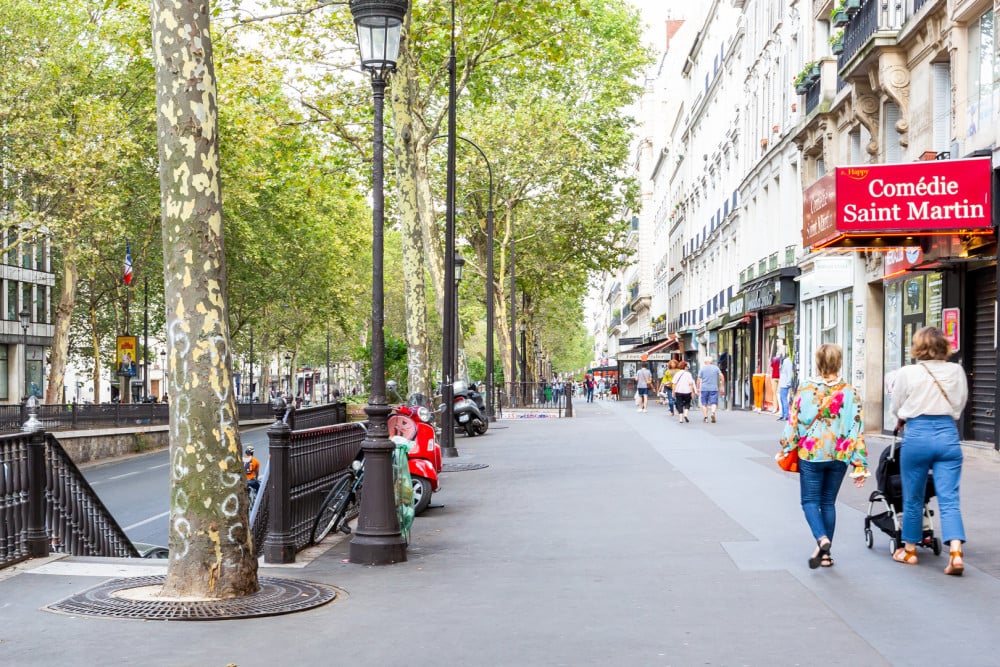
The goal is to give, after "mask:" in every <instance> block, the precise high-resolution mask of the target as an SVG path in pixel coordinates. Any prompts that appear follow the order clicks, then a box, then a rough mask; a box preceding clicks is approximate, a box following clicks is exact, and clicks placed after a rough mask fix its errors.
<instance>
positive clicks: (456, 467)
mask: <svg viewBox="0 0 1000 667" xmlns="http://www.w3.org/2000/svg"><path fill="white" fill-rule="evenodd" d="M489 467H490V466H489V464H488V463H445V464H443V465H442V466H441V472H464V471H466V470H482V469H483V468H489Z"/></svg>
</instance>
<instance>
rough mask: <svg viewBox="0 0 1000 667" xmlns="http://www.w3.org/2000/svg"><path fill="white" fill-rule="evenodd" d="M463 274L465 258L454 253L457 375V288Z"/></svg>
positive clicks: (456, 359) (459, 330) (459, 331)
mask: <svg viewBox="0 0 1000 667" xmlns="http://www.w3.org/2000/svg"><path fill="white" fill-rule="evenodd" d="M464 272H465V258H464V257H462V254H461V253H460V252H458V250H456V251H455V372H456V373H458V359H459V357H458V349H459V339H460V337H461V336H460V334H461V327H460V326H459V322H458V286H459V284H460V283H461V282H462V274H463V273H464Z"/></svg>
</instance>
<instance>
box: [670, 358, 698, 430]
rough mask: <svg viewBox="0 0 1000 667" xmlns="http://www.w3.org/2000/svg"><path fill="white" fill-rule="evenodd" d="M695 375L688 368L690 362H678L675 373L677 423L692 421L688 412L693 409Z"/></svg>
mask: <svg viewBox="0 0 1000 667" xmlns="http://www.w3.org/2000/svg"><path fill="white" fill-rule="evenodd" d="M694 386H695V383H694V377H693V376H692V375H691V371H689V370H688V362H686V361H679V362H677V372H676V373H674V403H675V407H676V408H677V423H679V424H683V423H684V422H690V421H691V418H690V417H689V416H688V412H689V411H690V410H691V396H692V395H693V394H694Z"/></svg>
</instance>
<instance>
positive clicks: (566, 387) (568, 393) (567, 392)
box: [563, 382, 573, 417]
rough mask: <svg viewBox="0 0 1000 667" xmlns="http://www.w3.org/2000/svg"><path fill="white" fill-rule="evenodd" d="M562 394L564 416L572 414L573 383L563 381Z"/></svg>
mask: <svg viewBox="0 0 1000 667" xmlns="http://www.w3.org/2000/svg"><path fill="white" fill-rule="evenodd" d="M563 396H565V397H566V416H567V417H572V416H573V383H572V382H564V383H563Z"/></svg>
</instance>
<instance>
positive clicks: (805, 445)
mask: <svg viewBox="0 0 1000 667" xmlns="http://www.w3.org/2000/svg"><path fill="white" fill-rule="evenodd" d="M843 358H844V355H843V352H841V349H840V346H838V345H830V344H827V345H822V346H820V348H819V349H818V350H816V371H817V376H816V377H814V378H811V379H810V380H809V381H808V382H806V383H805V384H804V385H803V386H802V389H801V390H800V391H799V394H798V396H796V398H795V401H794V402H793V404H792V411H791V415H790V417H789V420H788V424H786V425H785V432H784V436H783V437H782V439H781V447H782V449H781V452H779V454H778V455H779V456H783V455H784V454H785V453H787V452H792V450H795V449H797V450H798V455H799V492H800V495H801V499H802V500H801V502H802V512H803V513H804V514H805V516H806V522H807V523H808V524H809V529H810V530H812V534H813V538H815V540H816V545H817V548H816V550H815V551H814V552H813V554H812V556H811V557H810V558H809V567H810V568H813V569H815V568H817V567H819V566H820V565H822V566H823V567H830V566H831V565H833V558H832V557H831V556H830V545H831V543H832V541H833V531H834V528H835V527H836V523H837V510H836V505H837V493H838V492H839V491H840V483H841V482H842V481H843V480H844V475H845V474H846V473H847V466H848V464H850V465H852V466H853V467H854V470H853V472H851V477H852V478H853V479H854V484H855V485H856V486H858V487H861V486H863V485H864V483H865V479H866V478H867V477H868V476H869V472H868V459H867V455H866V452H865V440H864V423H863V421H862V419H861V399H860V397H859V396H858V392H857V391H855V389H854V387H852V386H851V385H850V384H848V383H847V382H845V381H844V380H843V378H841V377H840V367H841V364H842V363H843Z"/></svg>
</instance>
